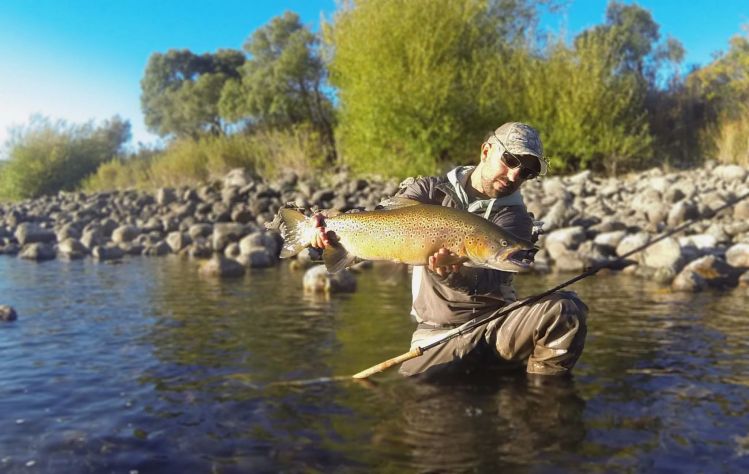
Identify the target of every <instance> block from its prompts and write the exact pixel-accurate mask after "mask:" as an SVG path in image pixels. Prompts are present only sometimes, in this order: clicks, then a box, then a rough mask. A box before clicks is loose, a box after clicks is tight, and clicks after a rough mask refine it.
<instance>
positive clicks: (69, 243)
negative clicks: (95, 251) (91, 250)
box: [57, 237, 88, 260]
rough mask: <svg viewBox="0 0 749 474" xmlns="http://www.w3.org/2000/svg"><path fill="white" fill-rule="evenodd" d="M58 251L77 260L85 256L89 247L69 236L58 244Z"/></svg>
mask: <svg viewBox="0 0 749 474" xmlns="http://www.w3.org/2000/svg"><path fill="white" fill-rule="evenodd" d="M57 253H58V254H60V256H62V257H65V258H67V259H69V260H77V259H80V258H83V257H85V256H86V254H87V253H88V249H87V248H86V247H85V246H84V245H83V244H82V243H80V242H79V241H78V240H77V239H74V238H72V237H68V238H67V239H65V240H63V241H62V242H60V243H59V244H58V246H57Z"/></svg>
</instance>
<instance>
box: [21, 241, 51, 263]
mask: <svg viewBox="0 0 749 474" xmlns="http://www.w3.org/2000/svg"><path fill="white" fill-rule="evenodd" d="M18 256H19V257H21V258H25V259H27V260H37V261H42V260H52V259H54V258H55V256H56V254H55V249H54V247H53V246H52V245H50V244H48V243H44V242H35V243H33V244H27V245H24V246H23V247H22V248H21V252H20V254H19V255H18Z"/></svg>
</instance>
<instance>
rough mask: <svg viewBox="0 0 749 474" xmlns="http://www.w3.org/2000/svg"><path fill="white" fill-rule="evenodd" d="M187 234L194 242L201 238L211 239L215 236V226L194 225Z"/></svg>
mask: <svg viewBox="0 0 749 474" xmlns="http://www.w3.org/2000/svg"><path fill="white" fill-rule="evenodd" d="M187 233H188V235H189V236H190V237H191V238H192V239H193V240H195V239H197V238H199V237H210V236H211V234H213V224H193V225H191V226H190V228H189V229H188V231H187Z"/></svg>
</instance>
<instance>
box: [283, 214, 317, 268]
mask: <svg viewBox="0 0 749 474" xmlns="http://www.w3.org/2000/svg"><path fill="white" fill-rule="evenodd" d="M276 219H277V220H279V222H278V229H279V230H280V231H281V237H283V248H282V249H281V255H280V257H281V258H288V257H293V256H294V255H296V254H298V253H299V252H301V251H302V250H303V249H304V248H305V247H308V246H309V244H310V241H311V240H312V236H313V235H314V232H315V227H314V223H313V222H312V220H311V219H308V218H307V217H305V215H304V214H302V213H301V212H299V211H295V210H294V209H287V208H283V209H281V210H279V211H278V216H277V217H276Z"/></svg>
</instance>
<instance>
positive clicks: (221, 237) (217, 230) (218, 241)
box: [212, 222, 247, 252]
mask: <svg viewBox="0 0 749 474" xmlns="http://www.w3.org/2000/svg"><path fill="white" fill-rule="evenodd" d="M246 233H247V231H246V227H245V226H244V225H242V224H237V223H236V222H219V223H217V224H216V225H214V226H213V236H212V242H213V250H215V251H216V252H223V250H224V248H225V247H226V246H227V245H228V244H229V243H230V242H238V241H239V239H241V238H242V237H243V236H244V235H245V234H246Z"/></svg>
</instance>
